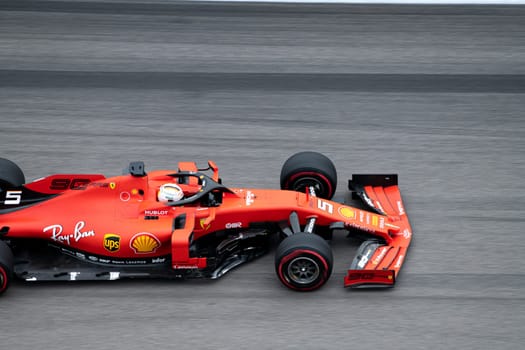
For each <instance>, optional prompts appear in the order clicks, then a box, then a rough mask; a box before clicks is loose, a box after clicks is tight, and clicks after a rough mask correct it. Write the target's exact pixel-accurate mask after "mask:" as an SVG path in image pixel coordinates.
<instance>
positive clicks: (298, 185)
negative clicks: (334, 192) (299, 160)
mask: <svg viewBox="0 0 525 350" xmlns="http://www.w3.org/2000/svg"><path fill="white" fill-rule="evenodd" d="M308 187H313V188H314V191H315V194H316V195H322V194H324V193H326V187H325V185H324V184H323V183H322V182H321V181H319V180H318V179H316V178H314V177H303V178H301V179H299V180H297V181H296V182H295V183H294V184H293V186H292V189H293V190H294V191H297V192H305V191H306V189H307V188H308Z"/></svg>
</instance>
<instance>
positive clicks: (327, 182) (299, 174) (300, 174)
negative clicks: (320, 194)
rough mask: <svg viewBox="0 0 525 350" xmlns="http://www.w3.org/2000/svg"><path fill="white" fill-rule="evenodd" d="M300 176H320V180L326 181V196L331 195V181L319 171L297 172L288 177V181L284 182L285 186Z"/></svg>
mask: <svg viewBox="0 0 525 350" xmlns="http://www.w3.org/2000/svg"><path fill="white" fill-rule="evenodd" d="M301 176H314V177H319V178H321V180H323V181H324V182H325V183H326V185H327V186H328V196H329V197H331V196H332V195H333V193H332V183H331V182H330V180H329V179H328V177H326V176H324V175H323V174H321V173H317V172H315V171H302V172H300V173H297V174H295V175H293V176H291V177H290V178H289V179H288V181H287V182H286V184H285V188H289V187H288V186H289V185H290V183H292V182H294V181H295V179H297V178H298V177H301Z"/></svg>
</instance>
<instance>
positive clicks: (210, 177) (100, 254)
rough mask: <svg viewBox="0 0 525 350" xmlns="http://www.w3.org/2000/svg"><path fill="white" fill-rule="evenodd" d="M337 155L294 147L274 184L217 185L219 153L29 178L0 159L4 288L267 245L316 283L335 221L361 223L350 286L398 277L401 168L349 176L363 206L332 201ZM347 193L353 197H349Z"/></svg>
mask: <svg viewBox="0 0 525 350" xmlns="http://www.w3.org/2000/svg"><path fill="white" fill-rule="evenodd" d="M336 184H337V174H336V170H335V167H334V165H333V163H332V162H331V161H330V160H329V159H328V158H327V157H325V156H324V155H322V154H319V153H316V152H301V153H297V154H295V155H293V156H292V157H290V158H289V159H288V160H287V161H286V162H285V163H284V165H283V168H282V171H281V190H271V189H253V188H234V187H226V186H224V185H222V181H221V180H220V178H219V171H218V168H217V166H216V165H215V163H214V162H211V161H210V162H209V164H208V168H206V169H198V168H197V166H196V164H195V163H194V162H180V163H179V164H178V169H177V170H156V171H151V172H148V173H146V171H145V168H144V163H142V162H132V163H131V164H130V166H129V170H128V171H126V174H124V175H122V176H116V177H110V178H106V177H105V176H103V175H99V174H57V175H52V176H48V177H44V178H41V179H38V180H35V181H33V182H30V183H25V179H24V175H23V173H22V171H21V170H20V168H19V167H18V166H17V165H16V164H14V163H13V162H11V161H9V160H7V159H3V158H0V293H2V292H4V291H5V290H6V289H7V288H8V286H9V282H10V280H11V278H13V277H17V278H20V279H22V280H25V281H47V280H68V281H69V280H70V281H74V280H115V279H121V278H175V277H205V278H212V279H213V278H219V277H221V276H223V275H224V274H225V273H227V272H228V271H230V270H231V269H233V268H235V267H236V266H238V265H240V264H242V263H244V262H247V261H250V260H253V259H255V258H257V257H259V256H261V255H262V254H264V253H265V252H266V251H267V250H268V246H269V244H270V242H272V241H274V242H275V241H276V240H275V239H273V240H271V239H270V237H272V236H273V237H277V236H280V243H279V244H278V246H277V249H276V254H275V269H276V273H277V276H278V278H279V280H280V281H281V282H282V283H283V284H284V285H285V286H286V287H288V288H290V289H293V290H299V291H310V290H315V289H317V288H319V287H321V286H322V285H323V284H324V283H325V282H326V281H327V280H328V278H329V277H330V274H331V272H332V265H333V257H332V252H331V248H330V245H329V243H328V242H327V240H329V239H330V238H331V237H332V234H333V233H334V231H336V232H339V231H344V232H348V233H350V234H354V233H366V234H367V235H366V237H367V238H366V239H365V240H364V242H363V243H362V244H361V246H360V247H359V249H358V252H357V255H356V256H355V258H354V259H353V262H352V263H351V266H350V268H349V270H348V273H347V275H346V277H345V280H344V285H345V286H346V287H362V286H393V285H394V282H395V279H396V277H397V275H398V273H399V270H400V268H401V265H402V264H403V261H404V259H405V256H406V251H407V248H408V246H409V244H410V240H411V236H412V231H411V229H410V224H409V222H408V218H407V215H406V213H405V210H404V207H403V203H402V201H401V195H400V193H399V190H398V186H397V176H396V175H353V178H352V179H351V180H350V181H349V187H350V190H352V191H353V195H354V196H353V197H354V199H361V200H362V201H360V202H359V203H362V204H361V205H359V206H355V204H354V206H351V205H349V204H345V203H339V202H336V201H332V200H331V198H332V197H333V195H334V193H335V190H336ZM352 203H353V202H352Z"/></svg>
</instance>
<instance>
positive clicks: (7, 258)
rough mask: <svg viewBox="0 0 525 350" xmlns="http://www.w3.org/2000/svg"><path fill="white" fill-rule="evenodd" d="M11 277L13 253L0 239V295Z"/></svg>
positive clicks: (7, 285)
mask: <svg viewBox="0 0 525 350" xmlns="http://www.w3.org/2000/svg"><path fill="white" fill-rule="evenodd" d="M12 278H13V253H12V252H11V248H9V246H8V245H7V244H6V243H5V242H4V241H0V295H2V294H3V293H4V292H5V291H6V290H7V288H8V287H9V284H10V283H11V279H12Z"/></svg>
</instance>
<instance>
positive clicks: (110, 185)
mask: <svg viewBox="0 0 525 350" xmlns="http://www.w3.org/2000/svg"><path fill="white" fill-rule="evenodd" d="M109 188H111V189H112V190H114V189H115V188H117V184H116V183H114V182H110V183H109Z"/></svg>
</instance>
